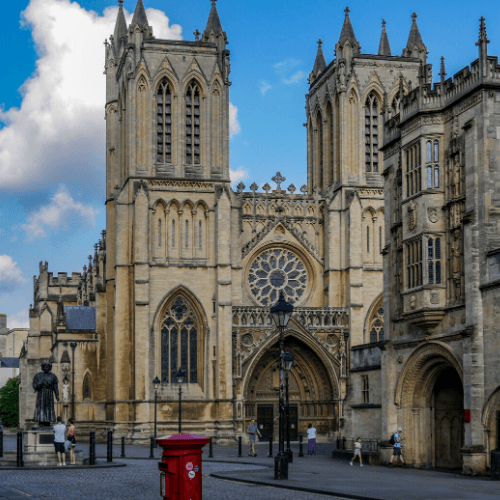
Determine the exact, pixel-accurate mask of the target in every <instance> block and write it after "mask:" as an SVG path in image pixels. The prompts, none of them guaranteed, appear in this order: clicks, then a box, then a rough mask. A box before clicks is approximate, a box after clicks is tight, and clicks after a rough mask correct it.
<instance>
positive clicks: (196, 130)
mask: <svg viewBox="0 0 500 500" xmlns="http://www.w3.org/2000/svg"><path fill="white" fill-rule="evenodd" d="M186 163H187V164H188V165H193V164H194V165H199V164H200V90H199V88H198V85H197V84H196V82H195V81H194V80H193V81H192V82H191V83H190V84H189V85H188V88H187V91H186Z"/></svg>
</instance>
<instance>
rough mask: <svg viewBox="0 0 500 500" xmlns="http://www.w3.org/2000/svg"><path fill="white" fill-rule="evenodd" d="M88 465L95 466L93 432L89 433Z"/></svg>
mask: <svg viewBox="0 0 500 500" xmlns="http://www.w3.org/2000/svg"><path fill="white" fill-rule="evenodd" d="M89 465H95V431H90V439H89Z"/></svg>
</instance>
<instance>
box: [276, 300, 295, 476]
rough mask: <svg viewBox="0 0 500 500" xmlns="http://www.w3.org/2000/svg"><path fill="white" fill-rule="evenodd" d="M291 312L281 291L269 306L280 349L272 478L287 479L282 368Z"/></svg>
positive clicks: (291, 309)
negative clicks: (276, 423)
mask: <svg viewBox="0 0 500 500" xmlns="http://www.w3.org/2000/svg"><path fill="white" fill-rule="evenodd" d="M292 312H293V306H292V304H289V303H288V302H287V301H286V300H285V297H284V296H283V292H281V293H280V298H279V299H278V302H276V304H274V306H272V307H271V316H272V318H273V320H274V322H275V324H276V326H277V328H278V331H279V350H280V365H279V369H280V389H279V451H278V454H277V455H276V457H275V459H274V479H288V460H287V457H286V455H285V450H284V448H285V443H284V441H285V439H284V437H285V436H284V434H285V433H284V423H285V422H284V418H283V410H284V406H285V405H284V404H283V385H284V384H283V370H284V366H283V365H284V356H285V337H284V334H285V329H286V327H287V326H288V321H289V320H290V316H291V315H292Z"/></svg>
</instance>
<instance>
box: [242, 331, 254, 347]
mask: <svg viewBox="0 0 500 500" xmlns="http://www.w3.org/2000/svg"><path fill="white" fill-rule="evenodd" d="M241 343H242V345H244V346H245V347H251V346H253V343H254V338H253V335H252V334H251V333H245V334H244V335H242V337H241Z"/></svg>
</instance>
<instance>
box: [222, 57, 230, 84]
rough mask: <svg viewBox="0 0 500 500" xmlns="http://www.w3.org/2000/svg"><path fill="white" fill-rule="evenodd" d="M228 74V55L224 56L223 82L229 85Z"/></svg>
mask: <svg viewBox="0 0 500 500" xmlns="http://www.w3.org/2000/svg"><path fill="white" fill-rule="evenodd" d="M229 73H231V63H230V62H229V54H228V53H226V54H225V55H224V82H225V83H229Z"/></svg>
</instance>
